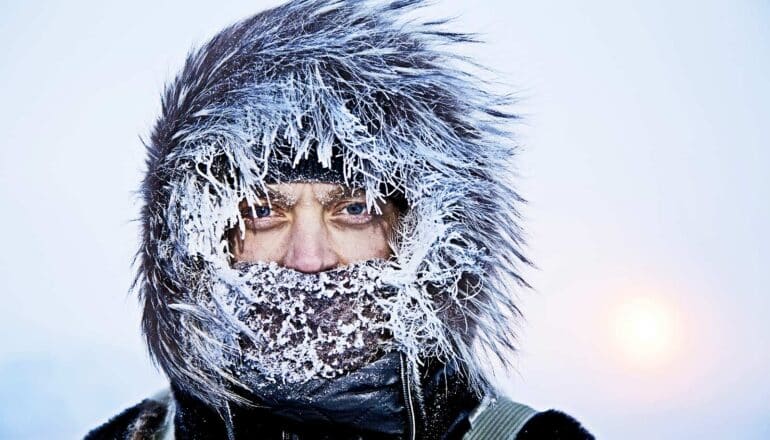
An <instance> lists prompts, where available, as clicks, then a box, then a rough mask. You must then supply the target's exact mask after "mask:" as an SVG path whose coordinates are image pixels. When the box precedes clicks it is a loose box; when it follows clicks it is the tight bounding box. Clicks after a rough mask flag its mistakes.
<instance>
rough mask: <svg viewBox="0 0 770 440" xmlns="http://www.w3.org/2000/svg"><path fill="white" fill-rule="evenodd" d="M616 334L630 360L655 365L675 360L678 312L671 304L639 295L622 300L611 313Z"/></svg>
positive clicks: (616, 342) (617, 344)
mask: <svg viewBox="0 0 770 440" xmlns="http://www.w3.org/2000/svg"><path fill="white" fill-rule="evenodd" d="M610 316H611V321H612V322H611V325H612V335H613V337H614V342H615V344H616V348H617V349H618V350H619V351H620V353H621V354H622V357H623V358H624V360H625V361H626V362H630V363H631V364H632V365H633V366H638V367H655V366H658V365H661V364H664V363H667V361H669V360H671V358H672V357H673V355H674V352H675V351H676V348H677V347H676V345H677V344H676V340H677V336H678V331H677V322H676V314H675V310H674V308H673V307H672V306H671V305H670V304H666V303H665V302H664V301H663V300H661V299H658V298H653V297H645V296H639V297H634V298H629V299H627V300H625V301H622V302H620V303H619V304H617V305H616V306H615V307H614V310H612V312H611V315H610Z"/></svg>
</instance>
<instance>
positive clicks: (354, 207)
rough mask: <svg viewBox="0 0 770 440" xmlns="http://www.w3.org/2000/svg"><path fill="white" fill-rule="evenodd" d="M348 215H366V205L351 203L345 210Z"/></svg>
mask: <svg viewBox="0 0 770 440" xmlns="http://www.w3.org/2000/svg"><path fill="white" fill-rule="evenodd" d="M344 211H345V213H346V214H350V215H361V214H364V213H366V204H364V203H351V204H350V205H348V206H346V207H345V209H344Z"/></svg>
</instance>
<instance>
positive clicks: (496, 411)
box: [463, 397, 537, 440]
mask: <svg viewBox="0 0 770 440" xmlns="http://www.w3.org/2000/svg"><path fill="white" fill-rule="evenodd" d="M535 414H537V411H535V410H534V409H532V408H530V407H528V406H527V405H522V404H521V403H516V402H513V401H511V400H508V399H506V398H503V397H501V398H498V399H496V400H487V399H484V401H483V402H482V403H481V405H480V406H479V408H477V410H476V411H474V413H473V414H472V415H471V417H470V423H471V429H470V431H468V432H467V433H466V434H465V435H464V436H463V440H513V439H515V438H516V436H517V435H518V434H519V431H521V428H523V427H524V425H526V424H527V422H528V421H529V419H531V418H532V416H534V415H535Z"/></svg>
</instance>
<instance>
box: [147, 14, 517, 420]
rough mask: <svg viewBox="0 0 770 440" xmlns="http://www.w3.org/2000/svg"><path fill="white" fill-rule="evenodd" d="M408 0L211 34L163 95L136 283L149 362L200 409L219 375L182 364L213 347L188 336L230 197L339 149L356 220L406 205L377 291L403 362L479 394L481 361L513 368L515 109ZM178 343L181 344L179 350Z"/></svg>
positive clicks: (219, 269) (217, 392) (219, 257)
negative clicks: (281, 166)
mask: <svg viewBox="0 0 770 440" xmlns="http://www.w3.org/2000/svg"><path fill="white" fill-rule="evenodd" d="M422 5H423V2H422V1H420V0H403V1H353V0H347V1H346V0H342V1H330V0H304V1H292V2H289V3H286V4H284V5H282V6H279V7H277V8H275V9H271V10H268V11H265V12H262V13H260V14H257V15H255V16H253V17H251V18H249V19H246V20H244V21H241V22H238V23H236V24H234V25H232V26H230V27H228V28H226V29H224V30H223V31H221V32H220V33H219V34H217V35H216V36H215V37H214V38H213V39H211V40H210V41H209V42H208V43H206V44H204V45H203V46H202V47H201V48H200V49H197V50H194V51H193V52H192V53H190V54H189V56H188V58H187V61H186V62H185V65H184V67H183V69H182V71H181V72H180V73H179V74H178V75H177V77H176V78H175V79H174V80H173V81H171V82H170V83H169V84H168V85H167V87H166V89H165V92H164V95H163V102H162V114H161V116H160V117H159V119H158V121H157V123H156V125H155V128H154V130H153V132H152V136H151V142H149V145H148V159H147V168H148V170H147V175H146V178H145V180H144V182H143V187H142V190H143V196H144V202H145V204H144V207H143V211H142V222H143V234H144V236H143V244H142V248H141V249H140V252H139V257H140V265H139V271H138V276H137V285H138V287H139V289H140V293H141V298H142V301H143V304H144V316H143V330H144V333H145V335H146V338H147V340H148V344H149V347H150V351H151V353H152V355H153V357H154V359H155V360H156V361H157V362H158V363H159V365H160V366H161V367H162V368H163V370H164V371H165V372H166V373H167V374H168V376H169V377H170V378H171V379H172V380H176V381H178V382H180V383H183V384H186V386H188V387H189V388H190V389H189V391H190V392H192V393H194V394H196V395H197V396H198V397H200V398H202V399H204V400H205V401H207V402H210V403H212V404H214V405H218V406H222V405H223V404H224V403H225V402H227V401H228V400H232V399H235V398H236V397H235V396H234V395H233V394H232V393H231V392H230V391H228V389H227V382H228V381H230V380H233V378H232V377H231V376H230V375H229V374H228V373H227V372H226V371H223V370H221V369H218V368H215V367H213V366H211V365H207V364H206V363H205V362H201V360H200V359H198V358H196V357H195V354H196V353H200V352H204V351H205V352H208V353H213V352H216V350H222V349H227V347H222V344H221V341H217V340H216V338H211V337H210V335H207V334H206V333H205V331H203V329H205V328H206V326H205V325H203V323H202V320H205V319H206V318H205V316H206V315H205V313H203V312H204V311H203V310H202V308H201V307H202V304H205V303H206V302H207V301H209V300H210V299H211V292H212V288H213V286H214V284H215V283H214V281H213V280H215V279H217V277H221V276H222V274H223V273H226V271H227V270H228V269H229V268H230V253H229V248H228V241H227V240H226V232H227V231H228V230H229V229H230V228H232V227H238V228H241V230H243V219H242V218H241V215H240V212H239V209H238V203H239V202H240V201H241V200H244V199H245V200H247V201H248V202H249V203H250V204H254V203H255V201H256V200H257V198H258V197H259V196H260V195H261V194H262V193H263V192H264V191H265V185H266V183H265V182H266V179H267V178H268V177H270V176H271V174H270V169H269V167H268V163H269V162H270V161H271V158H272V160H275V159H276V158H277V159H278V160H280V161H291V162H292V163H297V162H298V161H300V160H302V159H308V160H316V161H319V162H320V163H322V164H324V165H325V166H328V165H329V164H330V163H331V160H332V155H333V154H340V155H342V158H343V163H344V176H345V179H346V182H347V184H348V185H350V186H352V187H360V188H363V189H365V190H366V201H367V205H368V207H369V208H370V209H375V210H376V209H377V206H376V203H375V202H376V201H377V200H380V199H383V198H384V197H387V196H389V195H392V194H391V193H398V194H401V195H402V196H403V197H404V198H405V199H406V201H407V203H408V205H409V210H408V211H407V213H406V214H405V215H404V217H403V219H402V221H401V222H400V224H399V226H398V229H397V234H396V239H395V240H394V242H393V243H392V246H393V248H394V252H395V255H394V258H393V260H392V261H391V262H390V263H389V264H388V266H387V267H386V268H384V269H383V273H382V280H383V282H386V283H387V284H388V285H390V286H395V287H396V288H397V294H396V295H394V296H392V297H389V298H388V299H387V301H390V302H392V304H390V305H389V306H388V307H391V308H393V309H396V308H397V309H399V310H401V311H402V312H403V313H399V314H396V315H394V318H393V319H396V320H398V321H397V322H392V323H391V325H390V327H391V328H392V329H393V332H394V335H393V337H394V340H395V341H396V342H397V343H398V344H399V349H400V350H402V351H404V352H405V353H406V354H407V357H408V359H409V363H410V365H412V367H413V368H415V367H416V366H417V365H420V364H421V362H422V361H423V359H425V357H427V356H436V357H438V358H440V359H442V360H444V361H447V362H458V364H459V365H460V366H461V367H462V369H463V371H464V372H465V374H466V375H467V378H468V379H469V381H470V383H471V385H472V386H473V387H474V389H476V390H477V391H480V392H481V391H485V390H487V389H488V387H489V381H490V378H489V377H488V376H487V374H488V372H487V370H486V369H485V368H484V367H485V365H486V364H488V362H489V361H488V360H487V359H485V357H484V356H480V355H479V353H482V354H486V355H491V356H497V357H499V358H500V360H502V361H503V362H504V363H505V362H508V361H510V360H511V354H512V351H513V350H514V345H513V342H514V340H515V339H514V336H515V335H514V334H513V331H512V327H511V320H513V319H516V318H518V316H519V311H518V309H517V308H516V306H515V304H514V302H513V298H514V290H515V289H516V287H517V286H526V282H525V281H524V280H523V279H522V277H521V276H520V274H519V265H520V264H522V263H523V264H528V263H529V261H528V260H527V259H526V258H525V257H524V256H523V254H522V252H521V247H522V238H521V231H520V229H519V226H518V221H519V214H518V211H517V208H518V206H519V204H521V203H523V199H522V198H521V197H520V196H519V195H518V194H517V193H516V192H515V190H514V189H513V188H512V187H511V184H510V183H511V180H512V179H511V177H512V176H511V169H512V163H511V159H512V158H513V157H514V155H515V152H516V145H515V143H514V140H513V136H512V133H511V132H510V131H509V124H510V122H511V121H512V120H513V119H515V116H514V115H513V114H511V113H510V112H508V110H507V109H508V107H509V105H510V104H511V103H512V102H511V99H510V97H509V96H507V95H506V96H503V95H498V94H495V93H492V92H491V91H490V90H491V86H490V85H489V84H488V83H486V82H484V81H482V80H481V79H479V78H478V77H477V76H474V74H473V73H472V72H474V69H477V68H478V67H479V66H476V65H474V64H473V63H472V62H471V61H470V60H467V59H465V58H463V57H461V56H459V55H454V54H452V53H450V52H448V51H447V50H446V49H448V48H449V47H451V46H452V45H453V44H457V43H463V42H472V41H474V39H473V37H472V36H470V35H468V34H461V33H457V32H451V31H447V30H446V29H445V28H443V26H444V25H445V24H446V22H447V21H446V20H441V21H433V22H425V23H418V22H416V21H414V20H407V14H406V13H407V12H408V11H409V10H412V9H414V8H417V7H420V6H422ZM426 317H427V318H426ZM191 335H195V338H193V339H194V340H195V341H196V342H195V345H193V346H190V345H189V344H187V345H185V344H180V343H179V341H180V340H184V339H185V338H190V336H191ZM415 335H417V337H416V336H415ZM427 340H430V341H433V342H432V343H431V344H427V345H426V344H422V343H418V341H427Z"/></svg>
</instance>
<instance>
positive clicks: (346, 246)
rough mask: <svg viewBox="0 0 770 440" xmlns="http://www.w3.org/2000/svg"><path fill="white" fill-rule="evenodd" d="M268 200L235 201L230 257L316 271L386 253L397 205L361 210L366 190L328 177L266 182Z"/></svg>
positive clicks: (381, 256) (311, 271)
mask: <svg viewBox="0 0 770 440" xmlns="http://www.w3.org/2000/svg"><path fill="white" fill-rule="evenodd" d="M268 188H269V190H270V191H269V192H270V194H269V195H270V206H268V201H267V200H266V199H262V200H260V201H259V202H258V204H256V205H255V206H251V207H250V206H248V204H247V203H246V202H245V201H243V202H241V204H240V209H241V215H242V216H243V219H244V223H245V230H244V231H243V233H241V231H240V230H239V229H238V228H234V229H233V230H232V231H231V232H230V236H229V239H230V248H231V253H232V256H233V260H234V261H235V262H238V261H245V262H257V261H261V262H276V263H278V264H279V265H281V266H283V267H286V268H291V269H294V270H297V271H300V272H304V273H316V272H321V271H325V270H329V269H334V268H337V267H341V266H346V265H349V264H352V263H356V262H358V261H362V260H369V259H374V258H382V259H387V258H389V257H390V256H391V255H392V253H393V251H392V249H391V247H390V245H389V239H390V237H391V234H392V232H393V225H394V223H395V222H396V220H397V219H398V210H397V208H396V207H395V206H394V205H393V204H392V203H391V202H387V203H383V204H380V205H379V207H380V210H381V212H382V213H381V214H377V213H376V211H375V210H374V209H372V211H371V212H367V210H366V199H365V193H364V192H363V191H362V190H357V191H352V190H350V189H347V188H346V187H344V186H341V185H337V184H331V183H287V184H278V185H269V186H268Z"/></svg>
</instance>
